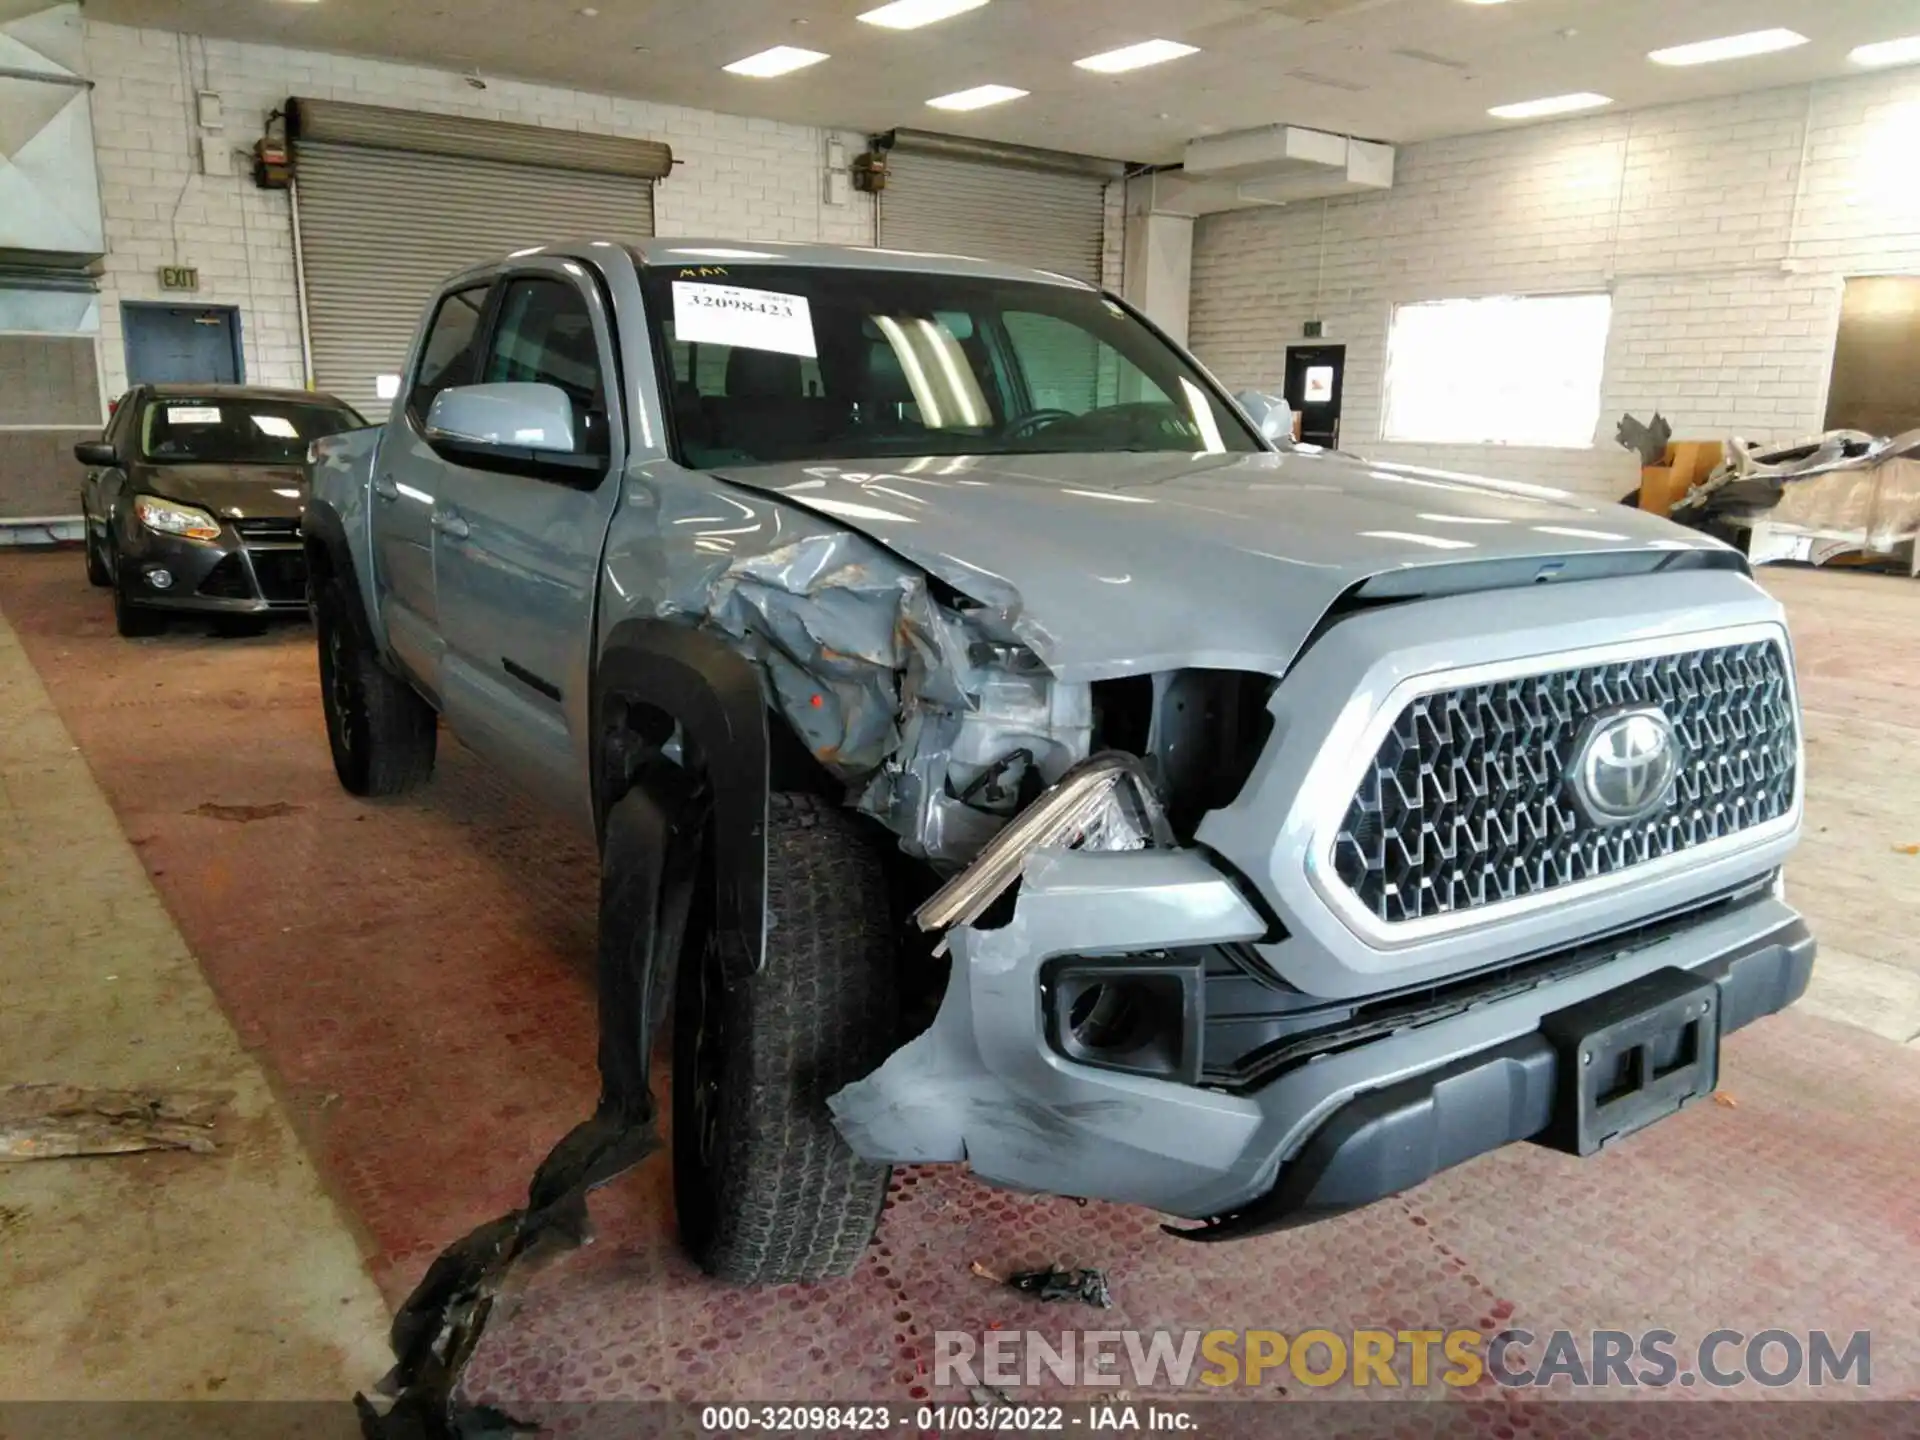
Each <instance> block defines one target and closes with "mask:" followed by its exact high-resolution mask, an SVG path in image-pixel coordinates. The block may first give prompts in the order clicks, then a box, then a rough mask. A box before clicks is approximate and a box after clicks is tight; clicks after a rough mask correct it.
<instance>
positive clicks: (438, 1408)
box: [353, 791, 703, 1440]
mask: <svg viewBox="0 0 1920 1440" xmlns="http://www.w3.org/2000/svg"><path fill="white" fill-rule="evenodd" d="M662 793H663V795H664V794H667V793H668V792H665V791H663V792H662ZM673 793H674V796H675V798H674V799H673V800H663V803H662V804H660V805H657V806H654V807H646V808H643V807H635V808H633V809H632V810H630V811H629V810H628V809H627V807H625V806H623V807H621V811H622V812H623V813H622V814H621V815H618V816H616V818H615V819H614V820H613V821H611V822H610V823H609V827H608V832H607V839H606V842H605V846H604V860H603V864H602V868H601V901H600V937H599V945H598V964H597V967H596V981H597V984H596V991H597V1000H598V1010H599V1030H600V1045H599V1057H598V1058H599V1069H600V1099H599V1102H598V1104H597V1105H596V1106H595V1107H594V1111H593V1114H592V1115H590V1116H589V1117H588V1118H587V1119H585V1120H582V1121H581V1122H580V1123H579V1124H577V1125H575V1126H574V1127H573V1128H572V1129H571V1130H569V1131H568V1132H567V1133H566V1134H565V1135H563V1136H562V1137H561V1138H560V1142H559V1143H558V1144H557V1145H555V1146H554V1147H553V1149H552V1150H551V1151H550V1152H548V1154H547V1158H546V1159H544V1160H542V1161H541V1162H540V1166H539V1168H538V1169H537V1170H535V1171H534V1173H533V1179H532V1180H531V1181H530V1182H529V1183H528V1186H527V1203H526V1205H525V1207H524V1208H523V1209H519V1210H514V1211H510V1212H508V1213H507V1214H505V1215H502V1216H501V1217H500V1218H498V1219H497V1220H489V1221H488V1222H487V1223H486V1224H484V1225H481V1226H480V1227H479V1228H477V1229H475V1230H473V1231H471V1232H470V1233H468V1234H467V1235H466V1236H464V1237H463V1238H461V1239H459V1240H456V1241H454V1243H453V1244H451V1245H449V1246H448V1247H447V1248H446V1249H445V1250H442V1251H441V1252H440V1254H439V1255H438V1256H437V1257H436V1258H435V1260H434V1261H433V1263H432V1264H431V1265H430V1266H428V1267H427V1273H426V1274H425V1275H424V1276H423V1277H421V1280H420V1283H419V1284H418V1285H416V1286H414V1288H413V1293H412V1294H410V1295H409V1296H408V1297H407V1298H406V1300H405V1302H404V1303H403V1304H402V1305H401V1306H400V1310H399V1312H398V1313H397V1314H396V1315H395V1316H394V1318H393V1326H392V1329H391V1330H390V1331H389V1335H388V1338H389V1340H390V1341H391V1342H392V1345H393V1354H394V1365H393V1369H392V1370H391V1371H389V1372H388V1373H387V1375H386V1377H385V1378H384V1379H382V1380H381V1381H380V1383H379V1384H378V1386H377V1387H376V1388H377V1389H378V1390H379V1391H380V1393H381V1394H383V1395H386V1396H390V1397H391V1398H392V1403H391V1404H390V1405H389V1406H388V1407H387V1408H386V1409H385V1410H384V1411H382V1410H380V1409H378V1408H376V1407H375V1405H374V1404H373V1402H372V1401H370V1400H369V1399H368V1398H367V1397H366V1396H364V1395H355V1396H354V1397H353V1403H354V1409H355V1410H356V1411H357V1412H358V1414H359V1418H360V1433H361V1435H362V1437H363V1440H503V1437H506V1436H509V1435H514V1434H525V1433H533V1432H537V1431H538V1429H539V1427H538V1426H537V1425H530V1424H528V1423H526V1422H523V1421H520V1420H516V1419H514V1418H513V1417H512V1416H510V1415H507V1414H505V1413H504V1412H502V1411H500V1410H498V1409H495V1408H494V1407H492V1406H487V1405H473V1404H471V1403H469V1402H467V1401H465V1400H463V1399H461V1397H460V1393H459V1392H460V1381H461V1377H462V1376H463V1375H464V1374H465V1372H466V1368H467V1364H468V1362H469V1361H471V1360H472V1359H473V1353H474V1351H475V1350H476V1349H477V1348H478V1346H479V1344H480V1337H481V1335H482V1334H483V1333H484V1332H485V1330H486V1327H487V1321H488V1319H489V1318H490V1316H491V1315H492V1313H493V1304H494V1300H495V1298H496V1297H497V1296H498V1295H499V1293H500V1290H501V1287H502V1286H504V1285H505V1284H506V1283H507V1282H508V1280H509V1279H511V1278H512V1277H513V1275H514V1273H515V1272H516V1271H517V1270H518V1269H520V1268H521V1267H523V1266H524V1265H526V1264H527V1263H530V1262H535V1261H538V1260H540V1259H543V1258H550V1257H552V1256H554V1255H556V1254H558V1253H559V1252H562V1251H565V1250H569V1249H573V1248H575V1247H578V1246H580V1245H584V1244H586V1243H587V1242H588V1240H589V1239H590V1238H591V1226H590V1222H589V1218H588V1214H587V1196H588V1195H589V1194H590V1193H591V1192H592V1191H594V1190H597V1189H599V1188H600V1187H601V1186H603V1185H605V1184H606V1183H607V1182H608V1181H610V1180H612V1179H614V1178H616V1177H617V1176H620V1175H623V1174H625V1173H626V1172H627V1171H629V1170H631V1169H632V1168H633V1167H634V1166H636V1165H638V1164H640V1163H641V1162H642V1161H644V1160H645V1159H647V1157H649V1156H650V1155H652V1154H653V1153H654V1152H655V1151H657V1150H659V1149H660V1146H661V1137H660V1130H659V1125H658V1115H659V1111H658V1106H657V1103H656V1101H655V1099H654V1095H653V1091H652V1089H651V1088H650V1086H649V1084H648V1076H649V1071H650V1068H651V1064H652V1053H653V1042H654V1039H655V1033H656V1031H657V1029H658V1026H659V1021H660V1017H661V1015H662V1014H663V1013H664V1012H665V1010H666V1004H667V999H668V996H669V994H670V982H671V976H672V973H673V965H672V963H671V962H672V961H674V960H675V959H677V958H678V956H679V954H680V946H681V941H682V938H683V936H684V934H685V929H686V924H687V904H686V900H687V897H689V896H690V895H691V894H692V888H691V880H692V874H693V871H692V870H691V869H690V868H689V867H687V866H684V865H682V866H678V867H676V865H675V864H674V863H673V862H674V859H675V858H677V857H685V856H689V855H694V854H697V853H698V851H697V850H696V849H695V848H694V847H692V846H690V845H689V844H688V843H687V839H686V833H685V830H684V829H683V828H681V827H686V826H691V825H697V824H699V823H701V815H702V813H703V812H701V811H700V810H699V809H698V808H697V807H695V806H692V805H690V804H688V803H686V797H685V794H684V793H680V792H673Z"/></svg>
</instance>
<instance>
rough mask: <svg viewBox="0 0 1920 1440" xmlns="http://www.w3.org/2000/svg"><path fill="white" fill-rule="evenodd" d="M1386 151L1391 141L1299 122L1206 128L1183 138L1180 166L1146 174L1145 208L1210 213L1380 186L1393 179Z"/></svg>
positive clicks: (1390, 152)
mask: <svg viewBox="0 0 1920 1440" xmlns="http://www.w3.org/2000/svg"><path fill="white" fill-rule="evenodd" d="M1393 155H1394V151H1393V146H1391V145H1382V144H1378V143H1376V142H1374V141H1371V140H1356V139H1354V138H1353V137H1351V136H1348V135H1335V134H1332V133H1330V132H1329V131H1325V130H1309V129H1306V128H1304V127H1302V126H1299V125H1268V126H1263V127H1261V128H1260V129H1257V130H1236V131H1234V132H1232V133H1231V134H1227V135H1208V136H1204V137H1203V138H1201V139H1198V140H1194V141H1192V142H1191V143H1189V144H1188V146H1187V149H1186V156H1185V163H1184V164H1183V165H1182V166H1181V168H1179V169H1178V170H1163V171H1160V172H1158V173H1157V174H1155V175H1154V176H1153V177H1152V178H1153V200H1152V206H1151V208H1152V209H1153V210H1155V211H1157V212H1159V213H1161V214H1174V215H1210V214H1212V213H1214V212H1216V211H1220V210H1240V209H1246V208H1248V207H1250V206H1255V205H1285V204H1288V203H1290V202H1292V201H1296V200H1318V199H1320V198H1322V197H1323V196H1328V195H1348V194H1354V193H1357V192H1360V191H1367V190H1385V189H1388V188H1390V187H1391V186H1392V185H1393Z"/></svg>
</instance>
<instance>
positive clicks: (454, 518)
mask: <svg viewBox="0 0 1920 1440" xmlns="http://www.w3.org/2000/svg"><path fill="white" fill-rule="evenodd" d="M433 528H434V529H436V530H438V531H439V532H440V533H441V534H442V535H451V536H452V537H453V538H454V539H456V540H464V539H466V538H467V536H468V535H470V534H472V533H473V532H472V531H471V530H470V529H469V528H468V525H467V522H466V521H465V520H464V519H463V518H461V515H460V512H459V511H457V510H440V511H436V512H435V514H434V517H433Z"/></svg>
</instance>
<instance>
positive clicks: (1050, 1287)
mask: <svg viewBox="0 0 1920 1440" xmlns="http://www.w3.org/2000/svg"><path fill="white" fill-rule="evenodd" d="M1007 1284H1009V1285H1011V1286H1012V1287H1013V1288H1014V1289H1016V1290H1018V1291H1019V1292H1020V1293H1021V1294H1022V1295H1031V1296H1032V1297H1033V1298H1034V1299H1036V1300H1073V1301H1078V1302H1079V1303H1080V1304H1082V1305H1095V1306H1098V1307H1099V1308H1100V1309H1102V1310H1111V1309H1112V1308H1113V1296H1112V1295H1110V1294H1108V1293H1107V1272H1106V1271H1104V1270H1063V1269H1061V1268H1060V1267H1059V1266H1058V1265H1050V1266H1048V1267H1047V1268H1046V1269H1045V1270H1022V1271H1021V1272H1020V1273H1019V1274H1018V1275H1009V1276H1008V1277H1007Z"/></svg>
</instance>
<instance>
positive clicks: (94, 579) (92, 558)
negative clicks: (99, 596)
mask: <svg viewBox="0 0 1920 1440" xmlns="http://www.w3.org/2000/svg"><path fill="white" fill-rule="evenodd" d="M81 523H82V524H83V525H85V526H86V547H87V583H88V584H89V585H96V586H98V587H99V588H100V589H102V590H104V589H106V588H107V586H109V585H111V584H113V571H112V570H110V569H108V568H107V562H106V559H105V557H103V556H102V555H101V554H100V542H99V541H98V540H97V539H95V538H94V534H93V521H91V520H88V519H86V518H85V517H84V516H83V517H82V519H81Z"/></svg>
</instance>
